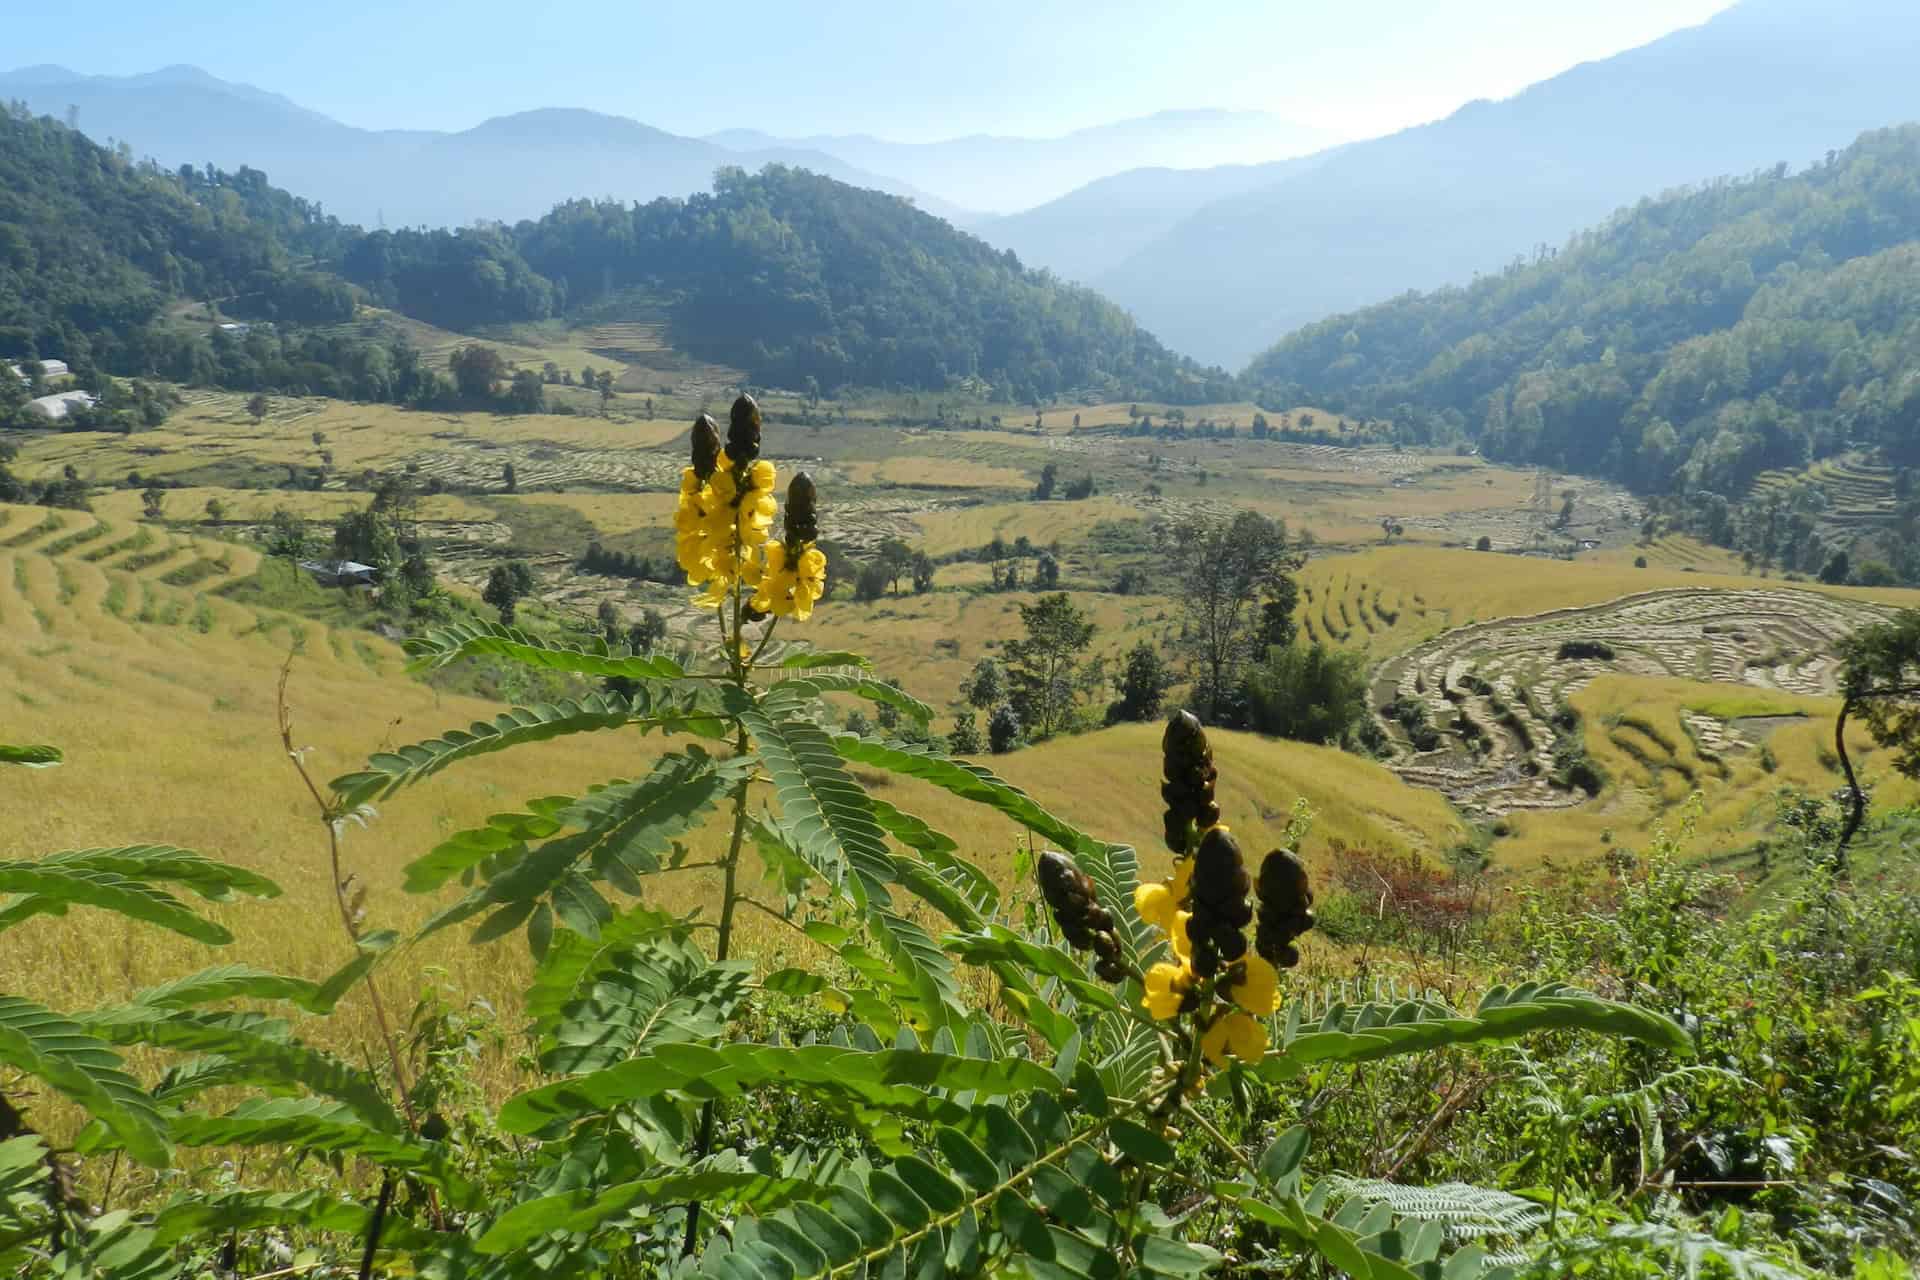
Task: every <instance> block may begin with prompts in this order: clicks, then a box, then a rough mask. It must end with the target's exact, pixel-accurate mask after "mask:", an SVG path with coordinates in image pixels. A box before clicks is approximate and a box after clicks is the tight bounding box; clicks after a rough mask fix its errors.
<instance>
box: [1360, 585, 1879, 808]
mask: <svg viewBox="0 0 1920 1280" xmlns="http://www.w3.org/2000/svg"><path fill="white" fill-rule="evenodd" d="M1888 612H1889V611H1888V610H1886V609H1883V608H1881V607H1878V606H1875V605H1873V604H1870V603H1866V602H1862V601H1858V600H1838V599H1834V598H1832V597H1829V596H1823V595H1818V594H1815V593H1812V592H1804V591H1789V590H1772V589H1757V588H1750V589H1741V590H1718V591H1702V590H1665V591H1653V592H1648V593H1645V594H1641V595H1634V596H1628V597H1625V598H1623V599H1619V600H1614V601H1611V602H1608V603H1605V604H1600V605H1594V606H1589V607H1585V608H1573V609H1562V610H1556V611H1554V612H1551V613H1545V614H1538V615H1534V616H1530V617H1513V618H1501V619H1497V620H1494V621H1489V622H1483V623H1477V624H1475V625H1472V626H1467V627H1461V628H1458V629H1456V630H1452V631H1448V632H1447V633H1446V634H1444V635H1441V636H1439V637H1436V638H1435V639H1433V640H1430V641H1427V642H1426V643H1424V644H1421V645H1419V646H1418V647H1416V648H1414V649H1413V650H1411V651H1410V652H1408V653H1405V654H1403V655H1400V656H1397V657H1395V658H1393V659H1391V660H1389V661H1387V662H1385V663H1383V664H1381V666H1380V667H1379V668H1378V669H1377V671H1376V672H1375V676H1374V683H1373V692H1374V700H1375V703H1376V705H1384V704H1386V703H1388V702H1390V701H1393V700H1395V699H1396V698H1397V699H1399V700H1400V701H1401V702H1402V703H1418V704H1421V705H1423V706H1424V707H1425V708H1426V713H1427V719H1428V722H1429V723H1430V724H1432V725H1433V726H1435V727H1436V728H1438V729H1440V730H1441V745H1440V746H1439V748H1438V749H1435V750H1429V751H1424V752H1416V751H1412V750H1411V747H1410V745H1409V744H1408V738H1407V735H1406V733H1405V732H1404V731H1403V730H1402V729H1401V727H1400V726H1399V725H1398V724H1394V723H1392V722H1389V721H1386V720H1385V719H1384V718H1383V719H1382V723H1383V725H1385V726H1386V727H1388V729H1389V732H1390V735H1391V736H1393V737H1395V738H1396V739H1397V740H1398V741H1399V742H1400V743H1401V744H1402V745H1403V746H1405V747H1408V753H1407V754H1405V755H1403V756H1402V757H1401V759H1400V760H1398V761H1396V763H1395V764H1394V770H1395V772H1396V773H1398V774H1399V775H1400V776H1401V777H1402V778H1403V779H1405V780H1406V781H1408V782H1411V783H1413V784H1415V785H1418V786H1426V787H1432V788H1435V789H1436V790H1439V791H1441V792H1443V793H1445V794H1446V795H1447V796H1448V797H1449V798H1450V799H1452V800H1453V801H1454V802H1455V803H1456V804H1458V805H1460V806H1462V807H1463V808H1465V809H1467V810H1469V811H1475V812H1481V813H1486V814H1503V813H1507V812H1510V811H1513V810H1516V809H1540V808H1559V807H1566V806H1570V805H1573V804H1577V803H1580V802H1582V801H1584V800H1585V799H1586V798H1587V797H1586V796H1585V794H1584V793H1581V792H1578V791H1573V790H1566V789H1561V788H1557V787H1555V786H1553V785H1552V784H1551V783H1550V782H1549V780H1548V775H1549V774H1550V773H1551V772H1552V770H1553V766H1554V759H1553V752H1554V744H1555V740H1556V737H1557V736H1558V733H1559V732H1560V730H1559V729H1557V728H1556V727H1555V725H1554V724H1553V723H1552V719H1551V718H1552V716H1553V715H1554V710H1555V708H1557V707H1559V706H1560V705H1562V704H1563V703H1568V702H1571V701H1572V700H1574V699H1575V698H1576V697H1577V695H1578V694H1579V693H1580V692H1581V691H1582V690H1583V689H1585V688H1586V686H1587V685H1589V684H1590V683H1592V682H1593V681H1594V680H1595V679H1596V678H1598V677H1600V676H1603V675H1621V676H1638V677H1654V678H1669V679H1679V680H1683V681H1689V682H1701V683H1704V684H1711V685H1732V686H1744V687H1746V688H1747V689H1749V690H1767V691H1777V692H1779V693H1781V694H1786V695H1797V696H1801V697H1818V696H1821V695H1826V694H1830V693H1832V692H1833V690H1834V687H1835V677H1836V673H1837V670H1838V660H1837V659H1836V658H1835V657H1834V650H1835V648H1836V647H1837V645H1838V642H1839V641H1840V640H1841V639H1842V638H1843V637H1844V636H1846V635H1847V634H1848V633H1849V632H1851V631H1853V630H1854V629H1856V628H1857V627H1860V626H1862V625H1866V624H1868V623H1871V622H1875V621H1879V620H1881V619H1883V618H1885V617H1886V616H1887V615H1888ZM1788 705H1789V706H1791V705H1792V704H1788ZM1739 718H1740V717H1739V716H1716V715H1713V714H1711V713H1710V712H1709V711H1708V710H1704V709H1697V710H1693V711H1690V712H1689V713H1688V715H1687V716H1686V717H1685V719H1684V721H1683V723H1681V724H1678V725H1669V726H1666V727H1665V728H1664V729H1655V728H1649V727H1647V726H1646V725H1645V724H1640V725H1638V726H1636V725H1635V724H1633V723H1630V722H1625V721H1623V722H1622V724H1623V726H1624V727H1622V726H1615V727H1614V732H1613V737H1612V741H1613V743H1614V745H1615V746H1617V747H1618V748H1619V749H1620V750H1621V751H1624V752H1626V753H1628V754H1629V755H1633V756H1635V758H1639V759H1643V760H1653V759H1655V758H1656V756H1657V755H1658V754H1664V755H1666V756H1669V757H1671V756H1674V755H1675V754H1676V752H1675V745H1674V742H1673V741H1672V740H1671V739H1670V738H1668V737H1664V736H1663V734H1671V733H1685V734H1686V735H1687V736H1688V737H1689V738H1690V739H1691V740H1692V741H1693V742H1694V743H1695V744H1696V745H1698V746H1699V747H1700V748H1701V749H1702V750H1703V751H1726V750H1731V749H1734V748H1735V747H1745V746H1748V745H1752V744H1751V743H1749V742H1748V741H1747V740H1746V739H1745V738H1744V737H1743V735H1742V734H1741V732H1740V730H1739V729H1738V727H1737V725H1736V724H1735V723H1734V722H1735V721H1736V720H1737V719H1739ZM1642 739H1644V741H1642ZM1692 780H1693V779H1692V778H1691V776H1689V781H1692Z"/></svg>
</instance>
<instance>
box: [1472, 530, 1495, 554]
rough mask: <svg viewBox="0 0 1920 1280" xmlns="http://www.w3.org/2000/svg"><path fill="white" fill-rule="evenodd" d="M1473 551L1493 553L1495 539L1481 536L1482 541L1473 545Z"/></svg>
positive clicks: (1484, 535)
mask: <svg viewBox="0 0 1920 1280" xmlns="http://www.w3.org/2000/svg"><path fill="white" fill-rule="evenodd" d="M1473 549H1474V550H1475V551H1491V550H1493V539H1492V538H1490V537H1488V536H1487V535H1486V534H1484V533H1483V534H1481V535H1480V541H1478V542H1476V543H1474V544H1473Z"/></svg>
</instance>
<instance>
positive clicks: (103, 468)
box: [13, 392, 687, 484]
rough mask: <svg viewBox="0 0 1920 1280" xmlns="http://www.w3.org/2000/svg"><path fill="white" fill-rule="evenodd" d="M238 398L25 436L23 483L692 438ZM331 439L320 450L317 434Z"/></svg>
mask: <svg viewBox="0 0 1920 1280" xmlns="http://www.w3.org/2000/svg"><path fill="white" fill-rule="evenodd" d="M245 403H246V397H245V396H243V395H241V394H239V393H237V392H236V393H228V392H217V393H203V394H201V396H200V397H199V403H195V404H191V405H188V406H186V407H185V408H182V409H179V410H177V411H176V412H175V413H174V414H173V415H172V416H171V417H170V418H168V420H167V423H166V425H165V426H164V427H162V428H160V429H159V430H156V431H142V432H139V433H137V434H135V435H130V436H128V435H121V434H119V433H118V432H105V431H75V432H48V433H44V434H34V435H31V436H28V437H26V438H25V439H24V440H23V441H22V444H21V449H20V456H19V459H18V460H17V461H16V462H15V463H14V464H13V466H14V471H15V473H16V474H18V475H20V476H21V477H22V478H23V479H40V478H45V477H48V476H58V475H59V474H60V471H61V468H62V467H65V466H69V465H71V466H73V467H75V468H76V469H77V470H78V471H79V472H80V473H81V475H83V476H86V477H88V478H90V479H92V480H93V481H94V482H96V483H99V484H116V483H118V482H119V481H120V480H121V479H122V478H124V477H125V476H126V474H127V473H128V472H130V471H138V472H140V473H141V475H143V476H157V477H171V476H177V475H180V474H182V473H188V472H205V471H206V470H208V469H215V470H218V469H223V468H224V469H232V470H235V471H250V472H252V473H254V474H257V475H261V476H262V478H263V479H272V480H277V479H278V478H279V477H277V476H269V475H267V474H266V473H267V472H268V471H274V470H278V469H281V468H286V467H298V468H301V469H302V470H304V469H306V468H309V467H314V466H318V465H320V461H321V459H320V450H321V449H322V448H324V449H326V450H327V451H328V452H330V453H331V454H332V455H333V460H334V461H333V470H334V472H335V473H336V474H340V475H347V476H357V475H358V474H359V473H360V472H361V471H363V470H367V469H372V470H375V471H390V470H398V469H399V468H400V467H402V466H403V465H404V464H405V463H407V462H409V461H413V460H416V459H419V458H422V457H424V456H427V455H432V454H439V453H445V452H448V451H450V450H488V449H501V448H504V447H506V446H509V445H528V444H532V443H536V442H550V443H551V444H553V445H556V446H559V447H560V448H563V449H578V450H609V449H652V448H656V447H659V446H661V445H665V444H668V443H670V442H672V441H674V440H675V439H676V437H679V436H681V435H684V434H685V433H686V430H687V424H686V423H684V422H681V421H678V420H677V419H675V420H654V421H635V420H626V421H622V420H619V419H607V418H590V417H582V416H573V417H567V416H564V415H559V414H526V415H514V414H486V413H439V412H430V411H416V410H410V409H401V408H397V407H395V406H393V405H377V404H349V403H346V402H343V401H337V400H308V401H298V402H291V403H292V404H297V405H299V406H301V407H302V408H303V409H304V410H305V411H304V412H301V413H300V414H299V415H298V416H297V417H290V418H287V419H284V420H283V419H280V418H277V417H270V418H269V419H267V421H266V422H264V423H261V424H259V425H255V423H254V422H253V420H252V419H251V418H249V417H248V416H247V414H246V411H245V408H244V406H245ZM315 431H319V432H321V433H323V434H324V435H325V437H326V440H325V442H324V444H323V445H319V446H316V445H315V444H314V442H313V433H314V432H315Z"/></svg>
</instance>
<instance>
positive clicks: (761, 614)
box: [742, 605, 773, 622]
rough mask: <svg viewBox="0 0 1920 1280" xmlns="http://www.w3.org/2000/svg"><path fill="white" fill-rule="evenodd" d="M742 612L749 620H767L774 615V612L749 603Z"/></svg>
mask: <svg viewBox="0 0 1920 1280" xmlns="http://www.w3.org/2000/svg"><path fill="white" fill-rule="evenodd" d="M742 612H743V613H745V614H746V615H747V621H748V622H765V621H766V620H767V619H768V618H771V617H772V616H773V615H772V614H770V613H768V612H767V611H766V610H764V609H756V608H754V607H753V606H752V605H747V606H746V607H745V609H743V610H742Z"/></svg>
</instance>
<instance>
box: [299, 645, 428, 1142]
mask: <svg viewBox="0 0 1920 1280" xmlns="http://www.w3.org/2000/svg"><path fill="white" fill-rule="evenodd" d="M292 678H293V654H291V653H289V654H288V655H287V660H286V662H285V663H284V664H283V665H282V666H281V668H280V693H279V717H280V743H281V745H282V746H283V747H285V748H286V752H287V759H288V760H289V761H291V762H292V764H293V770H294V772H295V773H297V774H299V775H300V781H301V782H303V783H305V784H306V787H307V793H308V794H309V795H311V796H312V797H313V803H314V805H315V807H316V808H318V809H319V811H320V823H321V825H322V826H324V827H325V828H326V829H327V859H328V865H329V867H330V868H331V872H332V877H333V902H334V906H336V907H337V908H338V909H339V911H340V924H341V927H342V928H344V929H345V930H346V931H347V939H348V941H350V942H352V943H353V945H354V947H355V949H356V950H357V949H358V948H359V945H360V930H359V927H358V926H357V925H355V924H354V922H353V904H352V903H351V902H349V901H348V900H347V888H346V882H345V878H344V877H343V876H342V875H341V872H340V824H339V821H338V817H339V815H337V814H336V813H335V812H334V806H333V805H332V804H330V803H328V801H327V798H326V797H325V796H323V795H322V794H321V793H320V788H319V786H318V784H316V783H315V782H314V780H313V775H312V774H310V773H308V772H307V766H306V762H305V761H303V760H302V759H301V758H300V752H299V751H298V750H297V749H296V748H295V747H294V745H293V711H292V708H291V707H289V706H288V704H287V682H288V681H289V680H291V679H292ZM362 981H363V982H364V983H365V984H366V988H367V996H368V998H369V1000H370V1001H371V1002H372V1005H373V1018H374V1024H375V1025H376V1026H377V1027H378V1028H379V1031H380V1039H381V1040H382V1041H383V1042H384V1044H385V1046H386V1050H387V1061H388V1063H389V1064H390V1065H391V1066H392V1068H393V1083H394V1088H395V1090H396V1092H398V1093H399V1095H400V1110H401V1111H402V1112H403V1113H404V1114H405V1116H406V1118H407V1128H408V1129H410V1130H412V1131H413V1132H415V1133H418V1132H419V1131H420V1123H419V1120H418V1118H417V1117H416V1116H415V1115H414V1112H413V1083H412V1081H411V1080H409V1079H408V1076H407V1068H406V1062H405V1060H404V1059H403V1058H402V1057H401V1054H400V1042H399V1040H398V1039H396V1038H395V1036H394V1034H393V1024H392V1021H391V1020H390V1019H389V1018H388V1017H387V1007H386V1003H385V1002H384V1001H383V1000H381V998H380V988H379V987H378V986H377V985H376V984H375V983H374V980H373V971H372V970H371V969H369V970H368V971H367V975H366V977H365V978H364V979H362Z"/></svg>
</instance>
